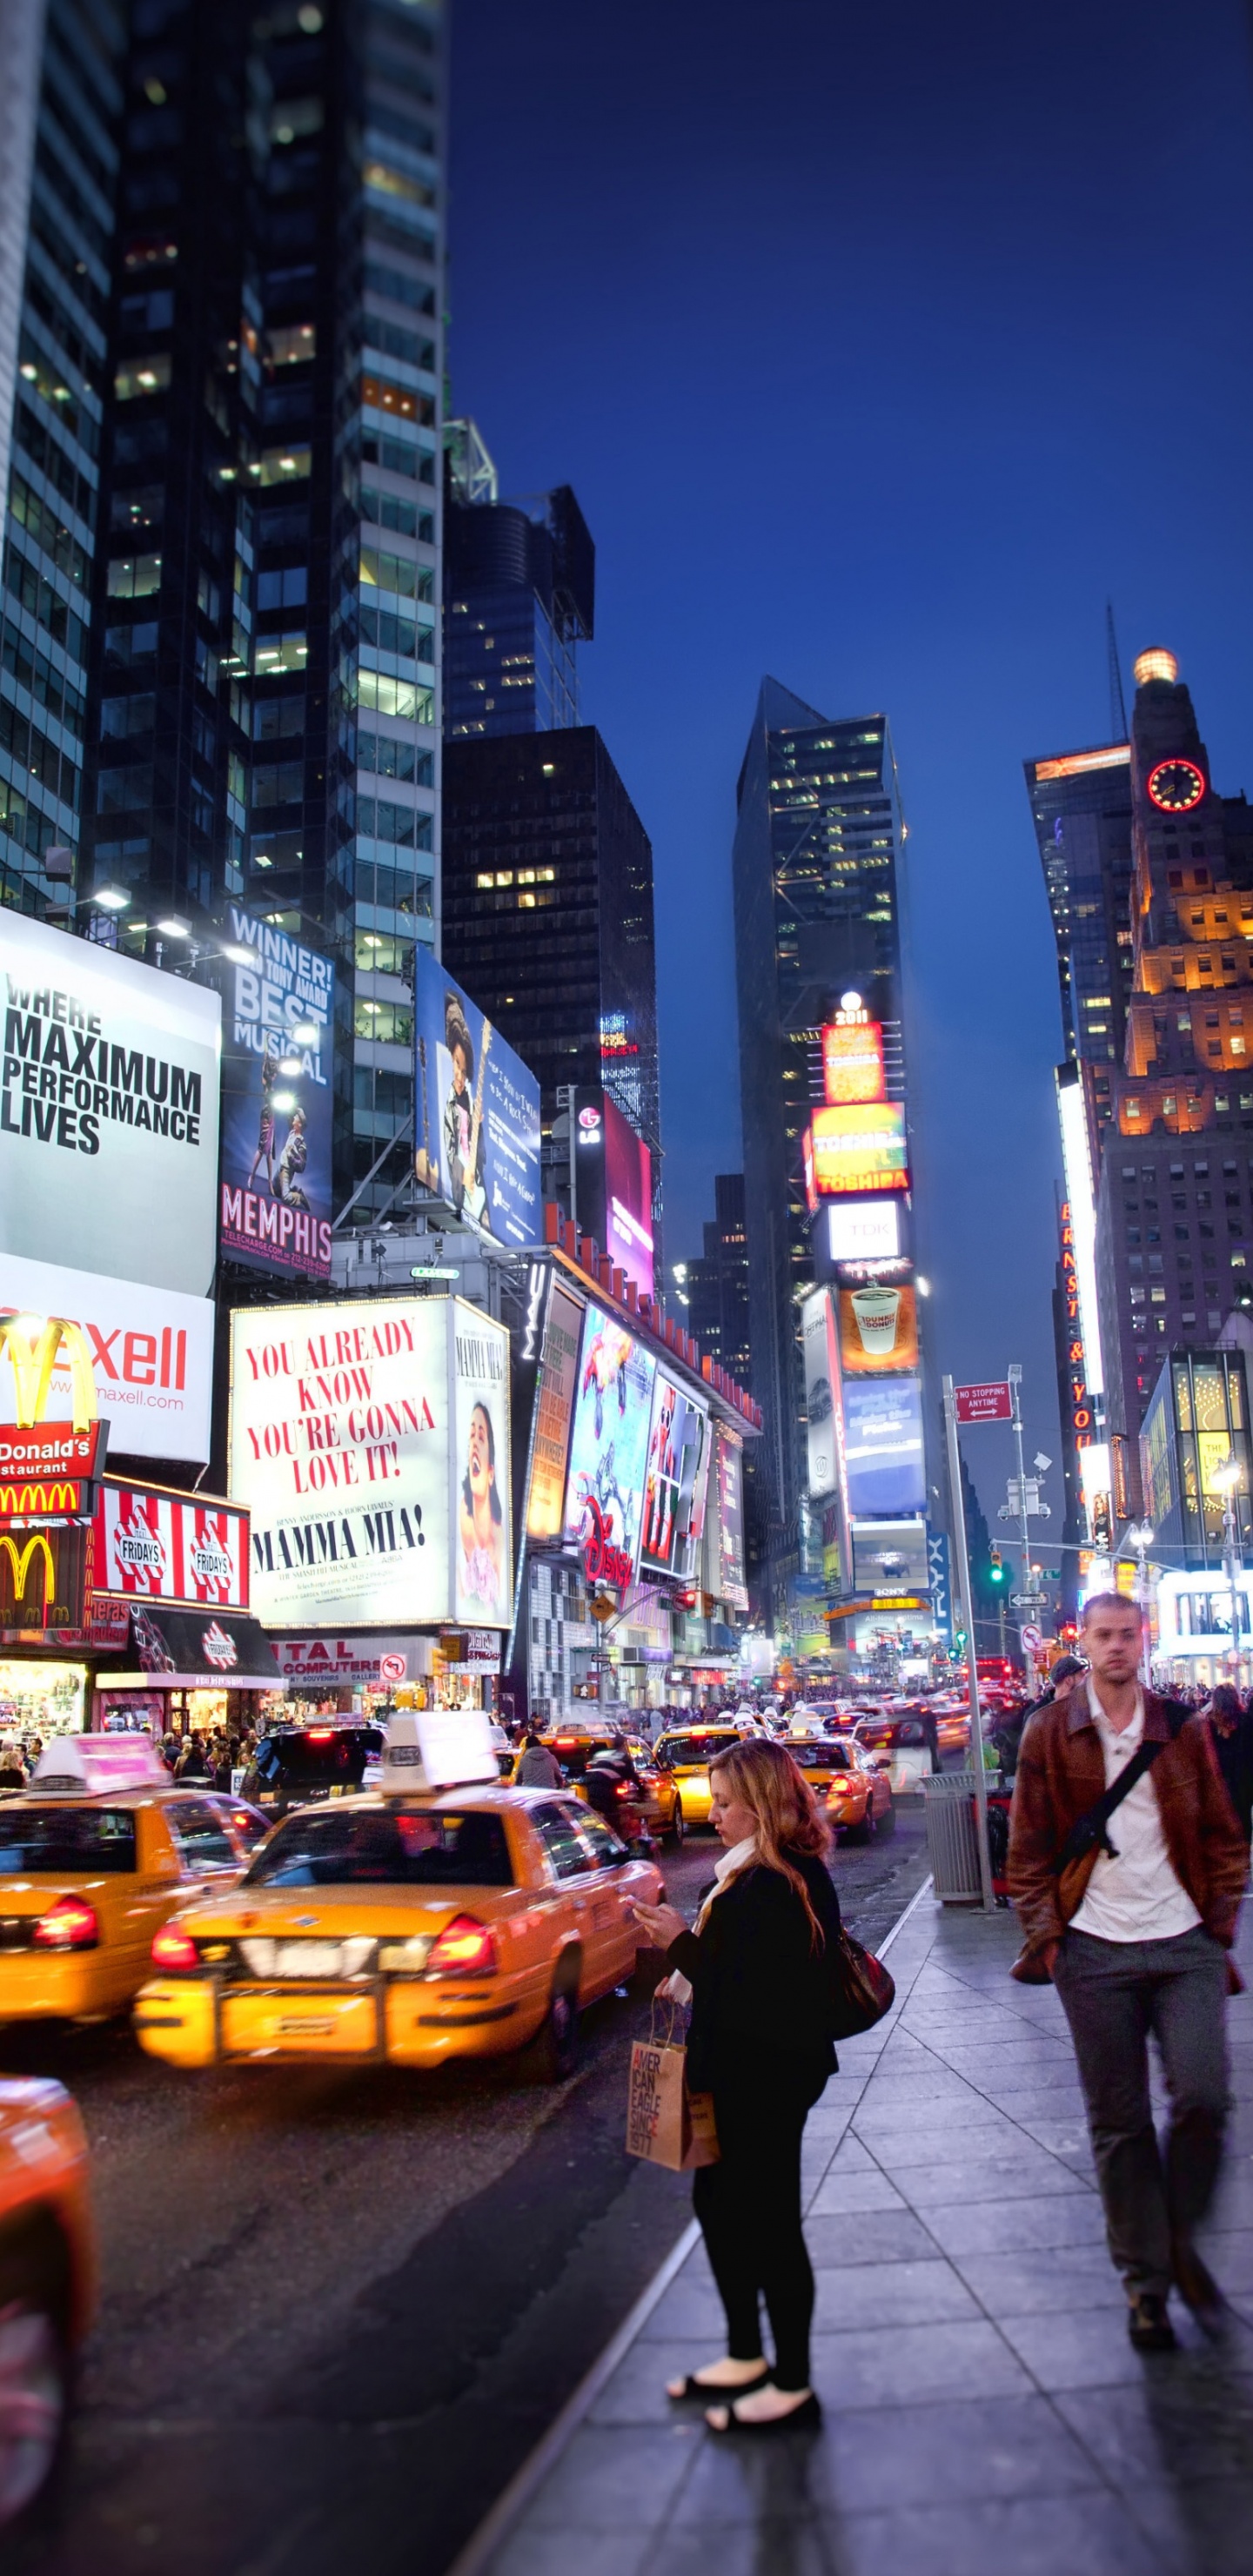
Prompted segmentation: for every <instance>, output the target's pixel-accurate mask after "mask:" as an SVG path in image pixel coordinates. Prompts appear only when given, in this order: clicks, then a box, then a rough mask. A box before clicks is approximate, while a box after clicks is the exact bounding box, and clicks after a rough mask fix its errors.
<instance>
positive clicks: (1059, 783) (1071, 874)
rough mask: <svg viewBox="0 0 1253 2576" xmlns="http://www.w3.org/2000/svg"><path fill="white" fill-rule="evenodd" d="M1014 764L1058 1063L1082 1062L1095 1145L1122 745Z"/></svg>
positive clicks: (1108, 1014) (1122, 980) (1122, 903)
mask: <svg viewBox="0 0 1253 2576" xmlns="http://www.w3.org/2000/svg"><path fill="white" fill-rule="evenodd" d="M1023 768H1024V770H1025V772H1026V780H1027V794H1028V796H1029V798H1030V800H1031V819H1032V821H1033V823H1034V825H1035V834H1036V841H1037V844H1038V846H1039V852H1040V862H1041V865H1042V867H1043V870H1044V883H1045V888H1046V891H1047V893H1048V899H1049V911H1050V913H1051V914H1052V919H1053V936H1054V939H1055V940H1056V943H1057V975H1058V983H1059V987H1060V992H1061V1007H1062V1031H1063V1041H1064V1052H1065V1061H1066V1063H1067V1065H1069V1066H1073V1067H1076V1068H1080V1069H1081V1079H1082V1082H1083V1085H1084V1092H1085V1099H1086V1102H1087V1106H1088V1114H1089V1124H1090V1128H1091V1132H1092V1143H1093V1149H1094V1150H1095V1147H1096V1141H1097V1134H1098V1131H1099V1129H1100V1127H1101V1126H1102V1125H1103V1124H1104V1123H1105V1121H1106V1120H1107V1119H1108V1117H1109V1115H1110V1066H1111V1065H1116V1064H1120V1063H1121V1062H1122V1052H1123V1037H1124V1031H1125V1027H1126V1012H1127V998H1128V995H1129V993H1130V989H1131V901H1130V899H1131V746H1130V744H1129V743H1126V742H1110V743H1098V744H1097V745H1095V747H1093V748H1092V749H1089V750H1084V751H1064V752H1057V753H1054V754H1052V755H1051V756H1050V757H1049V758H1047V759H1043V760H1028V761H1024V763H1023Z"/></svg>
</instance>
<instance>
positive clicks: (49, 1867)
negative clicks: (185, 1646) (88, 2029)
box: [0, 1736, 249, 2021]
mask: <svg viewBox="0 0 1253 2576" xmlns="http://www.w3.org/2000/svg"><path fill="white" fill-rule="evenodd" d="M240 1812H241V1810H240V1802H239V1801H238V1800H237V1799H231V1798H225V1797H221V1796H215V1795H214V1793H213V1792H212V1791H210V1790H205V1789H178V1788H175V1787H173V1786H172V1785H171V1783H170V1775H169V1773H168V1771H167V1770H166V1768H165V1765H164V1763H163V1762H162V1761H161V1759H160V1756H159V1755H158V1754H157V1753H156V1752H154V1750H153V1748H152V1747H151V1745H149V1744H148V1742H147V1740H146V1738H143V1739H141V1738H140V1737H137V1736H61V1737H58V1738H56V1739H55V1741H54V1742H53V1743H52V1744H50V1745H49V1746H48V1747H47V1749H46V1751H45V1752H44V1753H43V1755H42V1756H41V1757H40V1761H39V1764H38V1766H37V1769H36V1772H35V1776H34V1778H33V1780H32V1782H31V1785H30V1787H29V1789H26V1790H24V1791H23V1792H22V1794H21V1796H20V1797H17V1798H6V1799H4V1800H3V1801H2V1802H0V2021H13V2020H17V2021H23V2020H43V2019H49V2020H60V2019H69V2020H74V2021H95V2020H104V2019H106V2018H107V2017H108V2015H109V2014H110V2013H116V2012H121V2011H123V2010H124V2009H125V2007H126V2006H127V2005H128V2004H129V2003H130V2001H131V1999H132V1997H133V1995H134V1993H135V1990H136V1988H137V1986H139V1985H140V1984H141V1983H142V1981H143V1978H144V1976H145V1975H146V1973H147V1970H148V1964H149V1953H150V1950H151V1945H152V1939H153V1935H154V1933H155V1932H157V1931H158V1930H159V1929H160V1927H161V1925H162V1924H163V1923H164V1922H165V1921H166V1920H167V1918H168V1917H169V1916H170V1915H171V1914H173V1913H174V1912H175V1910H176V1909H177V1907H178V1906H179V1905H180V1904H181V1903H182V1902H183V1900H184V1898H185V1897H186V1896H187V1895H188V1894H189V1893H190V1892H191V1891H193V1890H194V1889H195V1888H196V1887H197V1886H199V1885H200V1884H201V1883H202V1882H203V1881H204V1880H205V1879H213V1880H217V1881H219V1882H221V1881H223V1880H233V1879H235V1878H237V1877H238V1876H239V1873H240V1871H241V1870H242V1869H243V1867H244V1865H245V1863H246V1861H247V1859H248V1849H249V1845H248V1840H247V1839H246V1838H245V1829H244V1828H243V1827H242V1826H240V1825H239V1824H238V1823H237V1822H236V1821H235V1819H236V1816H237V1815H238V1814H239V1813H240Z"/></svg>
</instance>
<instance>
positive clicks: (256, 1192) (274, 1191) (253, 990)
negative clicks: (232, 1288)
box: [220, 904, 335, 1279]
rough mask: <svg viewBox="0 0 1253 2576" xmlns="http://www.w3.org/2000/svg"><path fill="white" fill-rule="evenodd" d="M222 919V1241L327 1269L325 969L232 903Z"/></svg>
mask: <svg viewBox="0 0 1253 2576" xmlns="http://www.w3.org/2000/svg"><path fill="white" fill-rule="evenodd" d="M228 918H229V922H230V934H231V941H232V945H233V947H234V950H235V957H234V961H233V963H230V962H228V965H227V967H226V969H225V971H226V972H227V973H228V974H229V976H230V979H231V980H230V982H229V983H228V985H227V986H226V989H225V991H224V994H223V999H222V1179H221V1209H220V1221H221V1242H222V1250H223V1252H225V1253H228V1254H229V1255H230V1258H231V1260H232V1261H243V1262H246V1263H247V1264H248V1265H249V1267H250V1268H251V1269H254V1270H274V1271H278V1272H283V1271H286V1272H288V1273H297V1272H303V1273H304V1274H306V1275H307V1276H308V1277H309V1278H311V1279H329V1278H330V1275H331V1218H332V1215H333V1213H334V1210H333V1207H332V1204H331V1124H332V1115H331V1112H332V1091H331V1056H332V1050H333V1045H334V1027H335V968H334V965H333V963H332V961H331V959H330V958H329V957H323V956H321V955H320V954H319V953H318V951H317V950H316V949H313V948H305V947H304V946H303V945H302V944H301V942H300V941H299V940H298V939H292V938H291V937H290V936H289V935H288V933H287V932H286V931H285V930H276V929H273V928H271V926H270V925H269V924H268V923H266V922H261V921H256V920H254V918H253V916H252V914H251V913H249V912H244V911H242V910H241V908H240V907H239V906H238V905H234V904H233V905H232V906H231V909H230V913H229V916H228Z"/></svg>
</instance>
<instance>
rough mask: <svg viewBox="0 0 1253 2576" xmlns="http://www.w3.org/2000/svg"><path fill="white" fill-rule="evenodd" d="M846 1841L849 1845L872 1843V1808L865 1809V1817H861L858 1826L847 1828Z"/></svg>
mask: <svg viewBox="0 0 1253 2576" xmlns="http://www.w3.org/2000/svg"><path fill="white" fill-rule="evenodd" d="M848 1840H849V1841H850V1843H872V1842H873V1841H874V1808H873V1807H867V1809H866V1812H865V1815H864V1816H863V1817H862V1820H861V1823H860V1824H859V1825H850V1826H849V1828H848Z"/></svg>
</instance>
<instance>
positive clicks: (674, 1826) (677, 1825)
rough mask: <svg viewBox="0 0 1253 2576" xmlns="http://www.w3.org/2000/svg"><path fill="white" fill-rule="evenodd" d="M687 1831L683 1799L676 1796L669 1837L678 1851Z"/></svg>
mask: <svg viewBox="0 0 1253 2576" xmlns="http://www.w3.org/2000/svg"><path fill="white" fill-rule="evenodd" d="M686 1832H687V1827H686V1825H685V1824H684V1822H683V1800H682V1799H681V1798H676V1799H675V1802H674V1814H673V1815H672V1816H671V1818H670V1836H669V1839H670V1841H671V1842H672V1843H673V1844H674V1848H675V1850H676V1851H678V1850H679V1849H680V1848H681V1846H682V1842H683V1837H684V1835H685V1833H686Z"/></svg>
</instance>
